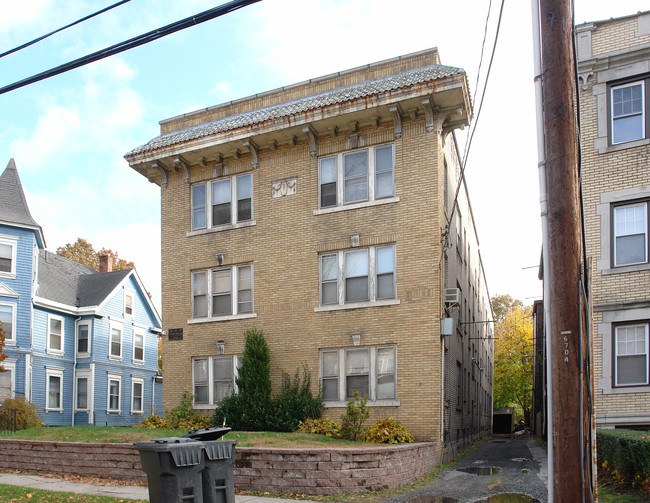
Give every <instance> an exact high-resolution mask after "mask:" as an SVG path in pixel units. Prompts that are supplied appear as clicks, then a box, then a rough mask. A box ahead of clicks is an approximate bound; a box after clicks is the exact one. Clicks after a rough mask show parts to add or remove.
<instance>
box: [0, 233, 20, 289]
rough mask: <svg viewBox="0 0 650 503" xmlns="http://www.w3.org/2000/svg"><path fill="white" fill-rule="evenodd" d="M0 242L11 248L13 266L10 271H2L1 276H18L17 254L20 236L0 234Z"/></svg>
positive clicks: (12, 277) (13, 277)
mask: <svg viewBox="0 0 650 503" xmlns="http://www.w3.org/2000/svg"><path fill="white" fill-rule="evenodd" d="M0 244H1V245H7V246H9V247H10V248H11V266H10V267H9V271H0V278H11V279H15V278H16V254H17V250H18V237H17V236H9V235H6V234H0Z"/></svg>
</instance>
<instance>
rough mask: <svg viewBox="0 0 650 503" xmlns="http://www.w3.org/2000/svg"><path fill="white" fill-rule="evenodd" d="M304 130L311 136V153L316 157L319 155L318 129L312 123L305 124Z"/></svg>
mask: <svg viewBox="0 0 650 503" xmlns="http://www.w3.org/2000/svg"><path fill="white" fill-rule="evenodd" d="M302 132H303V133H306V134H307V136H308V137H309V155H310V156H312V157H316V155H318V146H317V145H316V131H314V128H313V127H311V125H310V124H307V125H306V126H303V128H302Z"/></svg>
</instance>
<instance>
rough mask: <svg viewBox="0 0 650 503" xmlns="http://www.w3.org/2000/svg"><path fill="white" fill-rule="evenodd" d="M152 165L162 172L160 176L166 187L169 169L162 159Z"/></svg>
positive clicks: (164, 187) (163, 185)
mask: <svg viewBox="0 0 650 503" xmlns="http://www.w3.org/2000/svg"><path fill="white" fill-rule="evenodd" d="M151 167H152V168H154V169H157V170H158V171H159V172H160V176H161V178H162V181H161V184H162V187H163V189H166V188H167V183H168V182H169V170H168V169H167V168H166V167H165V166H164V164H162V163H161V162H160V161H154V162H152V163H151Z"/></svg>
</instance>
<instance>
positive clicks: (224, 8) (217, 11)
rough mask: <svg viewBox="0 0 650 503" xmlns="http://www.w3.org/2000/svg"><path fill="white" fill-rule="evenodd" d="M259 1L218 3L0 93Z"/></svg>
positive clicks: (4, 90) (16, 84)
mask: <svg viewBox="0 0 650 503" xmlns="http://www.w3.org/2000/svg"><path fill="white" fill-rule="evenodd" d="M260 1H261V0H233V1H232V2H228V3H226V4H223V5H220V6H219V7H215V8H213V9H209V10H206V11H204V12H201V13H200V14H196V15H194V16H190V17H187V18H185V19H182V20H180V21H176V22H174V23H172V24H168V25H167V26H163V27H162V28H158V29H157V30H153V31H150V32H148V33H145V34H143V35H139V36H137V37H134V38H131V39H129V40H125V41H124V42H121V43H119V44H115V45H112V46H110V47H107V48H106V49H102V50H101V51H97V52H94V53H92V54H88V55H87V56H84V57H82V58H79V59H75V60H74V61H70V62H69V63H65V64H63V65H60V66H57V67H55V68H52V69H50V70H47V71H45V72H42V73H39V74H37V75H33V76H31V77H28V78H26V79H23V80H20V81H18V82H14V83H13V84H9V85H7V86H4V87H1V88H0V94H4V93H8V92H9V91H14V90H16V89H19V88H21V87H24V86H27V85H29V84H33V83H34V82H38V81H40V80H44V79H48V78H50V77H54V76H55V75H59V74H61V73H65V72H67V71H70V70H74V69H75V68H79V67H81V66H84V65H87V64H89V63H93V62H95V61H99V60H100V59H104V58H107V57H109V56H113V55H115V54H119V53H120V52H124V51H128V50H129V49H133V48H135V47H138V46H141V45H144V44H148V43H149V42H153V41H154V40H158V39H159V38H162V37H165V36H167V35H171V34H172V33H176V32H177V31H181V30H184V29H185V28H189V27H191V26H194V25H197V24H201V23H204V22H205V21H210V20H211V19H214V18H216V17H219V16H223V15H224V14H228V13H230V12H233V11H235V10H237V9H241V8H242V7H246V6H248V5H250V4H253V3H257V2H260Z"/></svg>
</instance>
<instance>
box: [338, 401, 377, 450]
mask: <svg viewBox="0 0 650 503" xmlns="http://www.w3.org/2000/svg"><path fill="white" fill-rule="evenodd" d="M352 396H353V397H354V398H353V399H352V400H350V401H349V402H348V404H347V405H346V406H345V414H343V415H342V416H341V436H342V437H343V438H347V439H348V440H361V439H362V438H363V435H364V434H365V430H366V429H365V428H364V426H363V423H365V422H366V421H367V420H368V418H369V417H370V410H369V409H368V403H367V402H368V398H367V397H366V396H365V395H364V396H363V398H361V395H360V394H359V392H358V391H355V392H354V393H353V394H352Z"/></svg>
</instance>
